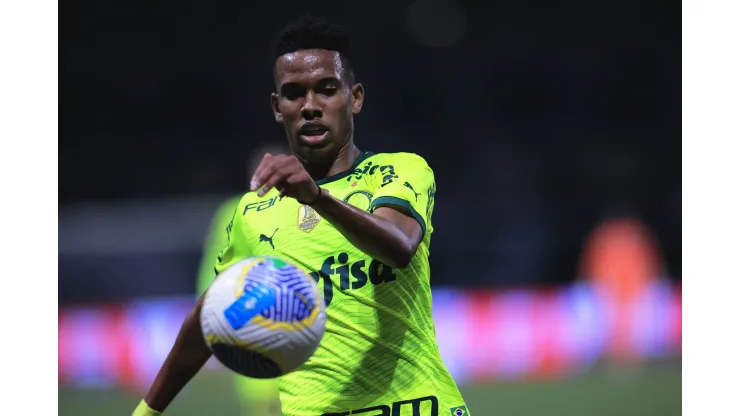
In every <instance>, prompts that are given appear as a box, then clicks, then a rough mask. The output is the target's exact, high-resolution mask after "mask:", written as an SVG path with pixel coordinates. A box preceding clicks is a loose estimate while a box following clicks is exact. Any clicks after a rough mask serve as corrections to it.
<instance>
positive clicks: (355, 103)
mask: <svg viewBox="0 0 740 416" xmlns="http://www.w3.org/2000/svg"><path fill="white" fill-rule="evenodd" d="M364 102H365V87H363V86H362V84H360V83H357V84H355V85H353V86H352V114H360V111H362V104H363V103H364Z"/></svg>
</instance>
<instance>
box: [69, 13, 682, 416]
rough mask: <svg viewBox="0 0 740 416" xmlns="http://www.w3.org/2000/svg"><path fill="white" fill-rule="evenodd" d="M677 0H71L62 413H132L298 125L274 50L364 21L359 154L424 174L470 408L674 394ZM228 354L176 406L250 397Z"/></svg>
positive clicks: (436, 258)
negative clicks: (252, 0)
mask: <svg viewBox="0 0 740 416" xmlns="http://www.w3.org/2000/svg"><path fill="white" fill-rule="evenodd" d="M679 7H680V5H679V3H675V2H668V1H658V0H652V1H638V0H625V1H621V2H588V3H587V2H584V1H566V2H559V3H557V4H554V3H553V4H546V5H537V6H536V5H534V4H529V3H528V2H520V1H513V0H507V1H501V2H495V3H491V4H489V5H486V6H484V5H483V4H482V3H474V2H470V1H456V0H417V1H372V2H371V1H355V2H339V1H336V0H331V1H326V2H322V4H321V5H320V6H316V5H307V4H306V3H305V2H297V1H278V2H260V4H259V5H251V6H248V5H246V4H241V3H237V2H219V3H216V2H207V1H201V0H193V1H189V2H178V3H167V4H166V6H165V4H164V3H162V4H159V3H157V4H151V3H141V4H139V3H136V2H133V3H132V2H125V3H124V2H120V1H111V2H105V3H99V2H92V1H88V0H72V1H71V2H68V3H65V7H62V8H60V13H59V21H60V39H61V42H60V48H59V49H60V50H59V52H60V53H59V56H60V62H59V86H60V87H59V88H60V95H59V96H60V98H59V101H60V106H59V108H60V125H59V129H60V135H59V137H60V139H59V140H60V146H59V165H60V171H59V198H60V199H59V305H60V309H59V410H60V414H62V415H88V414H89V415H99V414H128V413H129V412H130V411H131V410H132V409H133V407H134V406H135V405H136V403H137V401H138V400H139V398H140V395H141V394H142V392H143V391H144V389H145V388H147V387H148V384H149V383H150V382H151V381H152V379H153V377H154V375H155V373H156V371H157V370H158V368H159V365H160V364H161V362H162V361H163V360H164V357H165V356H166V354H167V352H168V351H169V348H170V347H171V345H172V342H173V340H174V337H175V335H176V333H177V331H178V329H179V325H180V323H181V321H182V319H183V318H184V316H185V314H186V313H187V311H188V309H189V308H190V306H191V305H192V304H193V302H194V300H195V296H196V281H197V280H198V273H199V268H200V267H201V265H202V260H203V259H204V258H207V257H208V255H209V253H208V252H207V244H206V240H207V235H208V233H209V227H212V226H213V221H215V220H214V216H216V217H218V211H219V209H220V208H222V207H223V204H224V203H226V202H227V201H229V200H230V199H232V198H234V197H236V196H239V195H240V194H241V193H243V192H245V187H246V184H247V178H248V174H249V171H250V169H251V165H252V163H253V159H254V157H255V156H259V155H261V154H262V153H263V152H264V149H273V148H275V147H278V146H282V145H283V141H284V137H283V132H282V129H281V127H280V126H279V125H277V124H276V123H275V122H274V119H273V116H272V114H271V110H270V108H269V101H268V100H269V98H268V97H269V94H270V93H271V92H272V91H273V90H274V84H273V81H272V73H271V68H272V62H270V60H269V58H268V57H269V46H270V43H271V41H272V39H273V38H274V37H275V35H276V34H277V33H278V32H279V30H280V29H281V28H282V26H283V25H284V24H286V23H287V22H288V21H290V20H292V19H293V18H295V17H297V16H298V15H300V14H301V13H303V12H307V11H310V12H312V13H314V14H318V15H321V16H325V17H328V18H330V19H333V20H335V21H336V22H338V23H340V24H342V25H344V26H345V27H346V28H347V30H348V31H349V32H350V33H351V35H352V36H353V41H354V48H355V55H356V58H355V67H356V74H357V78H358V81H359V82H362V83H363V84H364V85H365V89H366V102H365V106H364V108H363V112H362V114H361V115H359V116H358V117H357V118H356V127H357V131H356V136H355V140H356V143H357V144H358V146H359V147H360V148H361V149H362V150H372V151H375V152H386V151H390V152H393V151H408V152H414V153H418V154H420V155H422V156H423V157H425V158H426V159H427V161H428V162H429V164H430V166H431V167H432V168H433V169H434V170H435V174H436V181H437V191H438V193H437V196H436V205H435V212H434V220H433V222H434V225H435V232H434V235H433V244H432V251H431V263H432V286H433V290H434V315H435V320H436V326H437V334H438V342H439V344H440V349H441V352H442V355H443V359H444V361H445V363H446V364H447V366H448V367H449V369H450V370H451V372H452V373H453V376H454V377H455V378H456V380H457V381H458V383H459V384H460V385H461V388H462V389H463V394H464V396H465V398H466V401H467V402H468V407H469V409H471V411H472V412H473V414H475V415H483V416H485V415H488V414H491V415H493V414H507V415H509V414H510V415H524V416H527V415H534V414H554V415H569V416H573V415H595V414H598V415H627V414H629V415H673V414H680V412H681V404H680V403H681V402H680V400H681V364H680V362H681V175H680V173H681V147H680V141H681V124H680V117H681V113H680V111H681V109H680V105H681V98H680V92H681V63H680V58H681V37H680V36H681V26H680V17H681V14H680V13H681V12H680V8H679ZM234 396H235V393H234V392H233V386H232V384H231V379H230V375H229V374H226V372H225V370H223V369H222V368H221V367H220V366H219V365H218V364H217V363H209V365H208V368H207V369H206V370H204V372H203V373H202V374H200V375H199V376H198V377H197V378H196V379H195V380H194V382H193V383H192V384H191V385H190V386H188V388H187V389H186V390H185V391H184V392H183V393H182V394H181V396H180V397H178V399H177V400H176V403H175V404H174V405H173V407H172V410H171V411H169V412H168V414H176V415H178V414H180V415H200V414H204V413H209V414H213V413H214V410H213V409H214V407H213V406H216V407H215V408H216V409H221V410H219V411H216V413H217V414H238V413H239V412H242V414H257V413H249V412H247V413H244V410H243V409H241V410H239V409H238V405H237V400H236V399H235V398H234Z"/></svg>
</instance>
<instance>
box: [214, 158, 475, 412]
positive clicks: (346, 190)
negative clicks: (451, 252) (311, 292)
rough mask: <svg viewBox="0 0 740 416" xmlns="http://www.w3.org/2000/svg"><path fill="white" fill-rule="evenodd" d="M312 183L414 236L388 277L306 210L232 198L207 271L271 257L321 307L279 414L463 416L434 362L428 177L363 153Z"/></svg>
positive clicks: (418, 161) (283, 388)
mask: <svg viewBox="0 0 740 416" xmlns="http://www.w3.org/2000/svg"><path fill="white" fill-rule="evenodd" d="M317 183H318V184H319V186H321V188H322V189H324V190H325V191H328V192H329V193H330V194H331V195H332V196H334V197H336V198H339V199H341V200H343V201H345V202H347V203H349V204H351V205H353V206H355V207H357V208H360V209H363V210H366V211H370V212H372V211H373V210H374V209H375V208H377V207H379V206H384V205H385V206H399V207H402V208H404V209H405V210H408V211H409V212H410V213H411V214H412V216H413V217H414V218H415V219H416V220H417V221H418V222H419V225H420V226H421V228H422V230H423V231H424V237H423V240H422V242H421V244H420V245H419V249H418V250H417V252H416V254H415V255H414V257H413V259H412V261H411V264H410V265H409V266H408V267H406V268H404V269H391V268H390V267H388V266H386V265H384V264H383V263H381V262H379V261H377V260H374V259H372V258H370V257H369V256H367V255H366V254H364V253H363V252H361V251H360V250H359V249H357V248H356V247H354V246H353V245H352V244H350V243H349V242H348V241H347V240H346V239H345V238H344V237H343V236H342V234H340V233H339V231H337V230H336V229H335V228H334V226H332V225H331V224H330V223H329V222H328V221H327V220H325V219H322V218H321V217H320V216H319V215H318V214H317V213H316V211H314V210H313V209H312V208H310V207H308V206H305V205H301V204H300V203H298V202H297V201H296V200H294V199H292V198H283V199H282V200H280V198H279V196H278V192H277V191H276V190H272V191H270V192H269V193H268V194H267V195H265V196H264V197H262V198H260V197H258V196H257V194H256V193H253V192H250V193H248V194H246V195H245V196H244V197H243V198H242V200H241V202H240V204H239V208H238V210H237V212H236V215H235V217H234V219H233V222H232V224H231V226H230V227H229V230H230V236H229V245H228V246H227V247H226V248H225V249H224V250H223V251H222V253H221V255H220V256H219V262H218V264H217V266H216V269H217V271H218V272H221V271H222V270H225V269H226V268H228V267H229V266H230V265H232V264H234V263H235V262H237V261H239V260H241V259H243V258H245V257H249V256H276V257H280V258H283V259H286V260H289V261H291V262H293V263H295V264H297V265H299V266H302V267H303V268H305V269H306V270H307V271H309V272H310V274H311V276H312V277H313V278H314V279H315V280H316V281H317V282H318V283H319V288H320V289H322V290H323V296H324V301H325V303H326V305H327V308H326V309H327V316H328V319H327V324H326V332H325V335H324V338H323V339H322V341H321V345H319V348H318V349H317V351H316V353H315V354H314V355H313V356H312V357H311V358H310V359H309V361H308V362H307V363H306V364H304V365H303V366H302V367H301V368H299V369H298V370H296V371H294V372H292V373H289V374H286V375H284V376H282V377H280V380H279V385H280V400H281V402H282V408H283V413H284V414H285V415H286V416H318V415H334V414H336V415H349V414H353V415H354V414H368V415H370V414H372V415H388V416H390V415H397V416H401V415H407V414H408V415H412V414H413V415H420V416H427V415H433V416H437V415H445V416H450V415H453V416H458V415H467V414H468V412H467V409H466V408H465V403H464V401H463V399H462V396H461V395H460V392H459V390H458V388H457V385H456V384H455V381H454V380H453V379H452V377H451V376H450V374H449V372H448V371H447V369H446V368H445V366H444V365H443V363H442V360H441V357H440V354H439V350H438V347H437V342H436V338H435V331H434V323H433V321H432V293H431V289H430V286H429V260H428V257H429V243H430V238H431V234H432V231H433V227H432V222H431V218H432V211H433V209H434V195H435V191H436V186H435V183H434V174H433V172H432V170H431V169H430V168H429V166H428V165H427V163H426V161H425V160H424V159H423V158H421V157H420V156H418V155H415V154H411V153H392V154H388V153H384V154H372V153H363V154H361V155H360V156H359V157H358V158H357V160H356V161H355V163H354V164H353V166H352V168H351V169H350V170H348V171H346V172H343V173H339V174H336V175H333V176H331V177H328V178H326V179H324V180H321V181H317ZM417 412H420V413H417Z"/></svg>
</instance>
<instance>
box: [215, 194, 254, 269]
mask: <svg viewBox="0 0 740 416" xmlns="http://www.w3.org/2000/svg"><path fill="white" fill-rule="evenodd" d="M245 205H246V200H245V198H242V200H241V201H240V202H239V205H238V206H237V208H236V211H235V212H234V214H233V217H232V218H231V221H230V222H229V225H227V226H226V247H224V248H223V250H221V252H220V253H219V255H218V257H217V258H216V267H215V268H214V269H215V273H216V275H218V274H219V273H221V272H223V271H224V270H226V269H228V268H229V267H230V266H231V265H233V264H234V263H236V262H238V261H240V260H242V259H245V258H247V257H249V256H250V252H251V248H250V247H249V245H248V244H247V243H246V241H245V240H244V232H243V230H242V228H243V227H244V224H243V223H244V218H243V212H244V211H243V210H244V206H245Z"/></svg>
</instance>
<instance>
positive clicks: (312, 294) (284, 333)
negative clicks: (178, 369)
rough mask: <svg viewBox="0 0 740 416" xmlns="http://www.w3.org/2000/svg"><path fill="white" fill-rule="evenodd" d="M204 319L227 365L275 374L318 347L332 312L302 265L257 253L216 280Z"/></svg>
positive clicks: (268, 375) (251, 373) (210, 341)
mask: <svg viewBox="0 0 740 416" xmlns="http://www.w3.org/2000/svg"><path fill="white" fill-rule="evenodd" d="M200 323H201V326H202V328H203V335H204V337H205V340H206V343H207V344H208V346H209V347H210V348H211V350H212V351H213V354H214V355H215V356H216V358H218V360H219V361H220V362H221V363H222V364H223V365H225V366H226V367H228V368H229V369H231V370H232V371H235V372H237V373H239V374H242V375H244V376H247V377H253V378H275V377H279V376H281V375H283V374H286V373H288V372H290V371H293V370H295V369H297V368H298V367H300V366H301V365H303V363H305V362H306V361H307V360H308V359H309V358H310V357H311V355H312V354H313V353H314V351H316V348H317V347H318V346H319V342H320V341H321V337H322V336H323V335H324V328H325V324H326V311H325V308H324V300H323V299H322V298H321V295H320V294H319V287H318V285H317V284H316V282H315V281H314V280H313V279H312V278H311V277H310V276H309V275H308V274H306V272H304V271H303V270H302V269H300V268H299V267H297V266H295V265H293V264H291V263H289V262H286V261H283V260H281V259H278V258H274V257H251V258H248V259H245V260H242V261H240V262H238V263H236V264H234V265H233V266H231V267H229V268H228V269H227V270H225V271H224V272H222V273H220V274H219V275H218V276H217V277H216V279H215V280H214V281H213V283H211V286H210V287H209V288H208V291H206V294H205V299H204V302H203V308H202V310H201V313H200Z"/></svg>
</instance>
